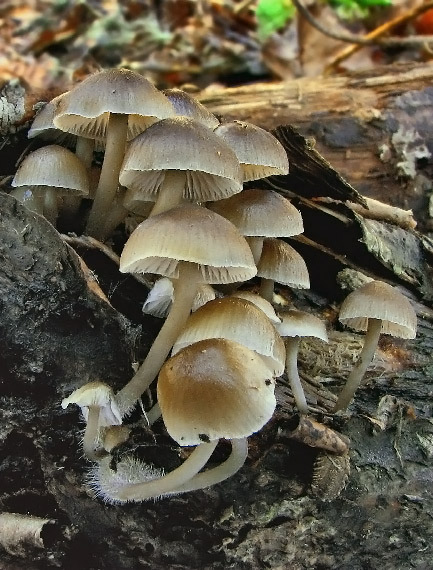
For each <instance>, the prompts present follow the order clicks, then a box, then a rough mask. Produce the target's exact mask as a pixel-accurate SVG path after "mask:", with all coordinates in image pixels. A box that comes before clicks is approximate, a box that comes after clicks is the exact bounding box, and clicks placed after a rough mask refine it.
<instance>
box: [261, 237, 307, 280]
mask: <svg viewBox="0 0 433 570" xmlns="http://www.w3.org/2000/svg"><path fill="white" fill-rule="evenodd" d="M257 276H258V277H263V278H265V279H272V280H273V281H276V282H277V283H282V284H283V285H287V286H288V287H295V288H296V289H309V288H310V277H309V275H308V269H307V265H306V264H305V261H304V260H303V259H302V257H301V256H300V255H299V253H298V252H297V251H296V250H295V249H293V247H291V246H290V245H289V244H288V243H286V242H285V241H282V240H279V239H274V238H267V239H265V240H264V241H263V250H262V255H261V257H260V261H259V264H258V266H257Z"/></svg>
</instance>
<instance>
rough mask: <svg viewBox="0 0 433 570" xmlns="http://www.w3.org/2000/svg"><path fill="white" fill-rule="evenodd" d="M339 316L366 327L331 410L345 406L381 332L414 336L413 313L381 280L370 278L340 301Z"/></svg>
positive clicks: (395, 290) (414, 316)
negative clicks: (351, 367)
mask: <svg viewBox="0 0 433 570" xmlns="http://www.w3.org/2000/svg"><path fill="white" fill-rule="evenodd" d="M339 320H340V321H341V322H342V323H343V324H345V325H347V326H349V327H352V328H353V329H355V330H361V331H366V335H365V339H364V346H363V347H362V350H361V354H360V355H359V357H358V360H357V362H356V364H355V366H354V368H353V369H352V372H351V373H350V375H349V378H348V379H347V382H346V384H345V385H344V388H343V390H342V391H341V393H340V395H339V397H338V400H337V403H336V404H335V408H334V410H333V411H334V412H337V411H339V410H345V409H346V408H347V407H348V405H349V404H350V402H351V401H352V399H353V396H354V395H355V392H356V390H357V388H358V386H359V385H360V383H361V381H362V378H363V377H364V374H365V372H366V370H367V368H368V366H369V364H370V363H371V361H372V360H373V356H374V353H375V350H376V348H377V344H378V342H379V336H380V334H381V333H383V334H389V335H391V336H395V337H398V338H406V339H411V338H415V336H416V324H417V323H416V313H415V311H414V309H413V307H412V305H411V304H410V302H409V301H408V299H407V298H406V297H405V296H404V295H402V294H401V293H400V292H399V291H397V289H395V288H394V287H392V286H391V285H388V284H387V283H384V282H382V281H371V282H369V283H366V284H365V285H363V286H362V287H360V288H359V289H356V290H355V291H353V292H352V293H350V294H349V295H348V296H347V297H346V299H345V300H344V301H343V304H342V305H341V309H340V315H339Z"/></svg>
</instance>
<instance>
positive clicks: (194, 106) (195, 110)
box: [163, 87, 220, 129]
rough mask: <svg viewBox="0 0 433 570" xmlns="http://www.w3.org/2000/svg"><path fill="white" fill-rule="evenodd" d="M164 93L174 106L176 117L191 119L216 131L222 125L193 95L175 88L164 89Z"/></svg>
mask: <svg viewBox="0 0 433 570" xmlns="http://www.w3.org/2000/svg"><path fill="white" fill-rule="evenodd" d="M163 93H164V95H165V96H166V97H167V99H168V100H169V101H170V103H171V104H172V105H173V109H174V112H175V113H176V115H180V116H182V117H190V118H191V119H194V120H195V121H197V122H198V123H201V124H202V125H204V126H205V127H208V128H209V129H214V128H215V127H217V126H218V125H219V124H220V122H219V121H218V119H217V118H216V117H215V115H214V114H213V113H211V112H210V111H208V109H206V107H205V106H204V105H203V104H202V103H200V102H199V101H197V99H195V98H194V97H193V96H192V95H190V94H189V93H186V92H185V91H182V89H178V88H177V87H173V88H172V89H164V90H163Z"/></svg>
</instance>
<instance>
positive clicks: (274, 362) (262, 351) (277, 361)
mask: <svg viewBox="0 0 433 570" xmlns="http://www.w3.org/2000/svg"><path fill="white" fill-rule="evenodd" d="M206 338H226V339H228V340H233V341H235V342H239V343H240V344H242V345H243V346H246V347H247V348H249V349H250V350H254V352H256V353H257V354H259V355H260V356H262V357H263V358H264V359H265V362H266V363H267V365H268V366H269V368H270V369H271V371H272V375H273V376H281V374H282V373H283V372H284V365H285V358H286V351H285V348H284V342H283V341H282V339H281V337H280V335H279V334H278V333H277V331H276V329H275V327H274V326H273V325H272V323H271V322H270V320H269V319H268V317H267V316H266V315H265V313H264V312H263V311H262V310H261V309H259V308H258V307H257V306H256V305H254V304H253V303H251V302H250V301H247V300H246V299H241V298H236V297H225V298H224V299H215V300H214V301H209V303H206V305H203V306H202V307H200V308H199V309H197V311H196V312H195V313H193V314H192V315H190V317H189V318H188V320H187V322H186V325H185V327H184V328H183V330H182V332H181V333H180V335H179V336H178V338H177V341H176V342H175V344H174V346H173V354H176V353H177V352H179V350H181V349H182V348H184V347H185V346H188V345H190V344H193V343H194V342H197V341H199V340H203V339H206Z"/></svg>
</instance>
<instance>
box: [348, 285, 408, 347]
mask: <svg viewBox="0 0 433 570" xmlns="http://www.w3.org/2000/svg"><path fill="white" fill-rule="evenodd" d="M368 319H380V320H381V321H382V328H381V333H384V334H389V335H391V336H395V337H398V338H415V336H416V325H417V321H416V313H415V311H414V309H413V307H412V305H411V304H410V302H409V301H408V299H407V298H406V297H405V296H404V295H402V294H401V293H400V292H399V291H398V290H397V289H395V288H394V287H392V286H391V285H388V284H387V283H384V282H382V281H371V282H369V283H366V284H365V285H363V286H362V287H360V288H359V289H356V290H355V291H353V292H352V293H350V294H349V295H348V296H347V297H346V299H345V300H344V301H343V304H342V305H341V309H340V315H339V320H340V321H341V322H342V323H343V324H345V325H347V326H349V327H352V328H353V329H355V330H361V331H365V330H367V326H368Z"/></svg>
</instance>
